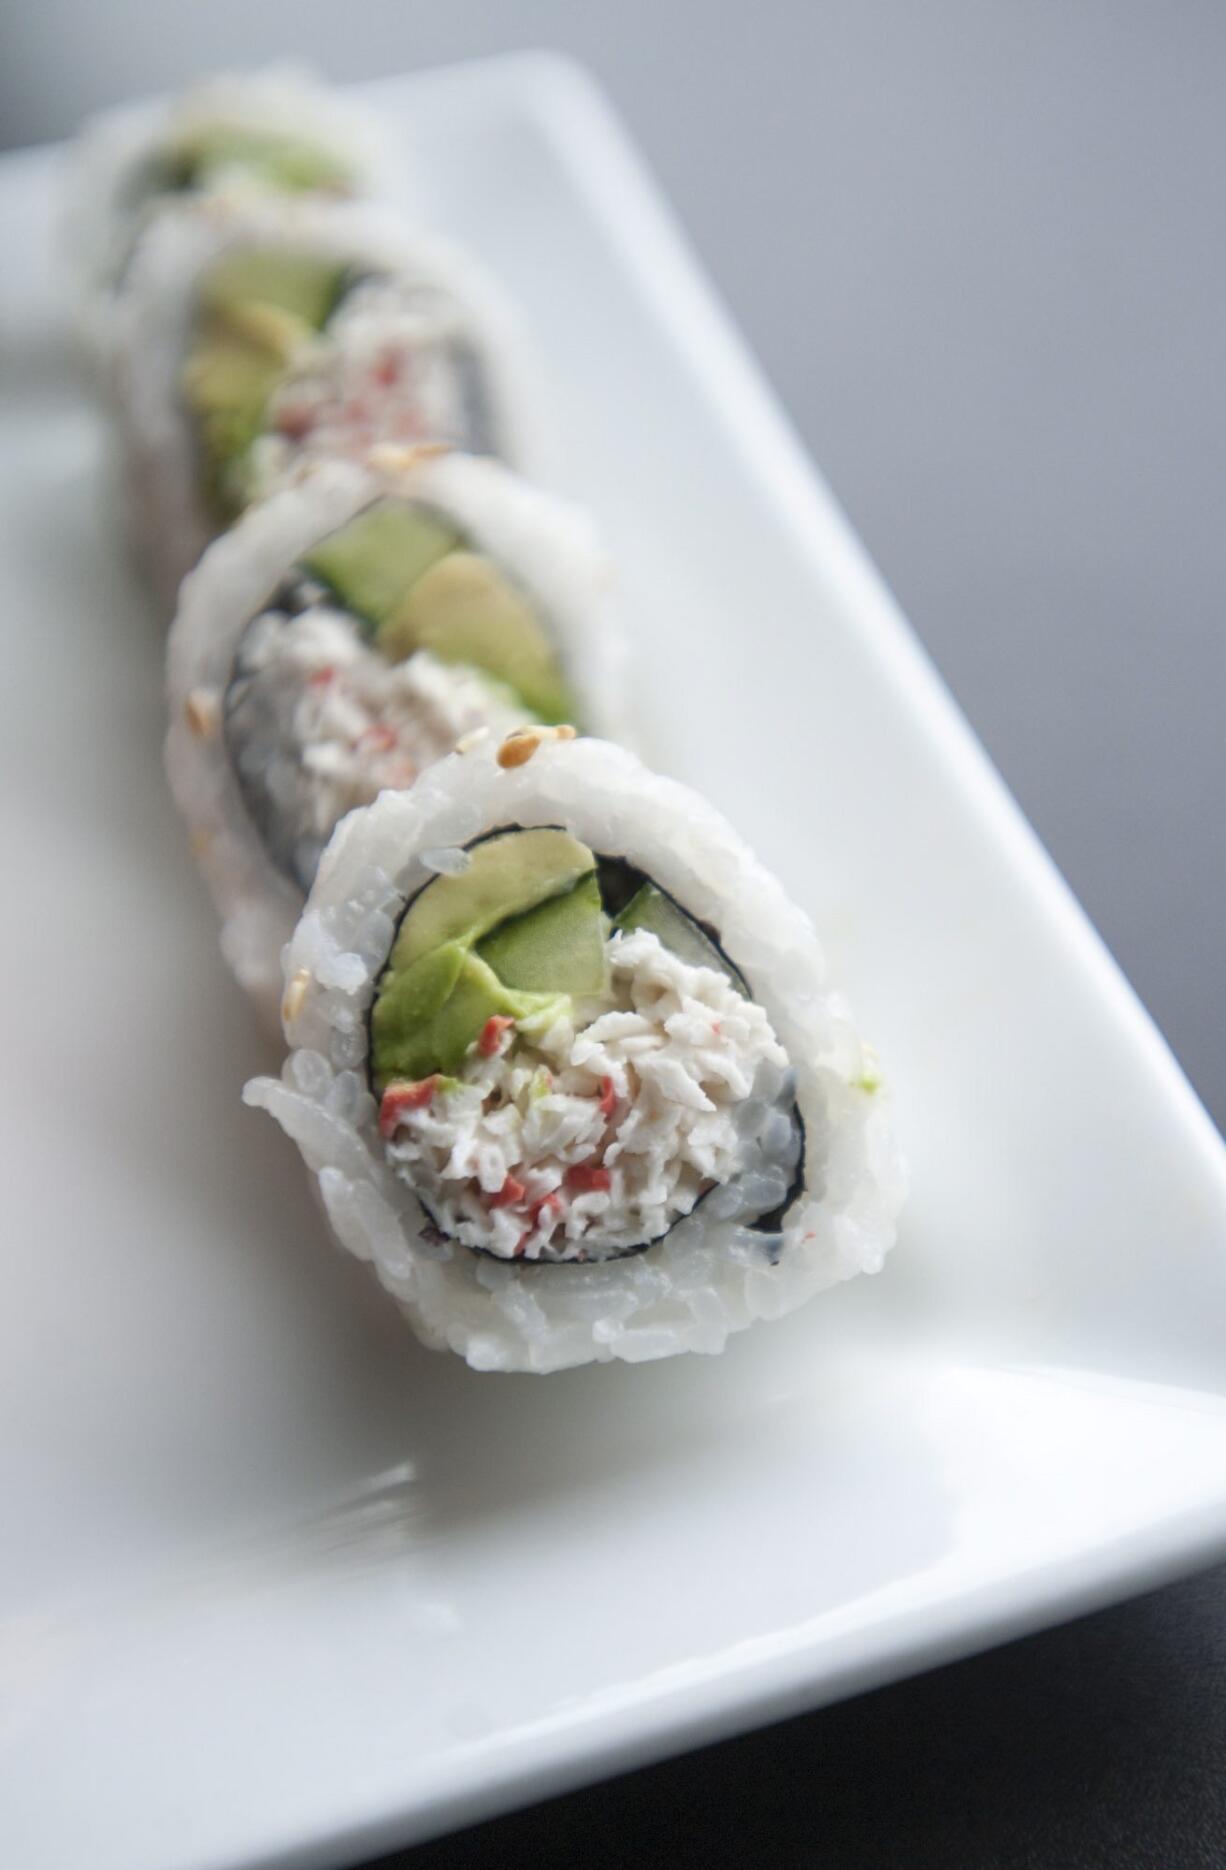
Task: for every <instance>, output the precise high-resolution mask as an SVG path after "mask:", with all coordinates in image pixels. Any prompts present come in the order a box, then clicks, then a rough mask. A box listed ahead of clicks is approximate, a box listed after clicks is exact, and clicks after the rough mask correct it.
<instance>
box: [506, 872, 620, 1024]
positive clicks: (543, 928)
mask: <svg viewBox="0 0 1226 1870" xmlns="http://www.w3.org/2000/svg"><path fill="white" fill-rule="evenodd" d="M477 954H478V955H479V956H480V957H481V959H482V960H483V961H484V962H486V963H487V965H488V966H489V967H491V968H492V969H493V970H494V973H495V974H496V975H497V976H498V978H499V980H501V981H502V982H503V983H504V985H506V986H508V987H515V988H521V989H527V990H528V991H530V992H534V993H548V992H553V993H567V994H571V995H573V996H574V997H575V998H576V999H584V998H587V997H589V996H591V995H594V994H599V993H602V992H603V991H604V988H605V986H606V983H607V976H608V970H607V968H606V965H605V918H604V911H603V909H602V907H601V902H600V883H599V879H598V878H597V875H596V872H595V871H594V870H593V871H589V873H588V875H587V876H585V877H583V878H582V879H581V881H580V882H578V883H576V884H575V886H574V888H573V889H569V890H567V891H566V892H565V894H563V895H561V896H553V897H551V898H550V899H549V901H548V902H544V903H541V904H539V905H538V907H537V908H535V909H528V910H526V911H524V913H523V914H521V915H517V916H511V917H509V918H508V919H507V920H506V921H505V922H500V923H499V924H498V926H497V928H495V929H494V930H492V932H491V933H490V934H489V935H487V936H486V937H485V939H484V941H482V942H481V943H480V944H479V945H478V947H477Z"/></svg>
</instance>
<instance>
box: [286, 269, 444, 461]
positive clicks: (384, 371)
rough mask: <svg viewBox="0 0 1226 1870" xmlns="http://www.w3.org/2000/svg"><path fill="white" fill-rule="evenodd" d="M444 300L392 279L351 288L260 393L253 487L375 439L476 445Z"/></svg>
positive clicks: (356, 456)
mask: <svg viewBox="0 0 1226 1870" xmlns="http://www.w3.org/2000/svg"><path fill="white" fill-rule="evenodd" d="M466 351H467V344H466V341H465V338H464V335H463V333H462V331H461V330H460V328H459V325H458V322H457V319H456V316H455V311H454V308H453V306H452V305H451V302H450V301H449V300H448V299H447V297H446V296H445V295H444V294H442V293H440V292H438V291H436V290H433V289H432V288H428V287H422V286H413V285H408V284H406V283H405V282H404V281H401V280H390V279H384V280H369V281H367V282H366V283H364V284H363V285H359V286H355V287H354V289H353V290H352V291H351V292H350V293H349V294H348V295H347V296H346V298H345V300H344V302H343V303H342V305H341V307H340V309H339V310H338V311H337V312H336V314H335V315H334V317H333V318H332V319H331V320H330V322H329V324H328V327H327V331H326V332H325V333H324V335H323V336H322V337H321V338H319V339H318V340H317V341H315V342H313V343H311V344H308V345H306V346H304V347H303V349H302V351H301V352H300V354H299V356H298V357H297V358H296V359H295V362H294V364H293V367H292V368H291V369H290V370H289V371H288V373H287V374H286V376H285V378H284V379H283V380H282V382H281V383H280V384H279V385H278V386H277V388H276V390H275V391H274V392H273V395H272V396H271V397H270V399H269V402H268V407H267V410H266V413H265V433H264V434H263V435H262V436H261V438H260V440H259V441H258V442H257V443H256V444H255V449H254V452H253V456H252V466H253V470H254V478H255V480H256V482H257V484H260V485H267V484H269V483H270V482H272V481H275V480H277V479H279V478H280V477H281V476H282V475H284V474H285V473H286V471H287V470H288V469H289V468H290V467H291V466H296V465H297V464H298V463H300V462H307V461H312V460H317V459H319V460H328V459H330V460H335V459H336V458H338V457H343V458H345V459H349V460H355V461H361V460H365V458H366V457H367V455H368V454H369V453H370V450H371V448H372V447H375V446H378V445H380V444H383V443H393V444H395V445H399V446H409V445H412V444H414V443H417V442H424V441H437V440H442V441H449V442H452V443H456V444H461V445H463V444H468V445H469V446H476V445H477V444H478V442H479V441H480V440H481V438H480V437H479V436H477V435H475V434H474V433H473V432H472V415H471V412H470V409H469V407H468V393H467V386H466V381H465V371H464V368H463V360H464V357H465V354H466Z"/></svg>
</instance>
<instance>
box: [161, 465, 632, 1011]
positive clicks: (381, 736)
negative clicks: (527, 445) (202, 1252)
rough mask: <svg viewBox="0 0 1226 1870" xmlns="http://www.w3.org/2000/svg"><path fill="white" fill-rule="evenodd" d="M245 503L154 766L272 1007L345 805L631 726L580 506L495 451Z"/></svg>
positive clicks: (203, 581) (188, 595) (176, 679)
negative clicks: (547, 729)
mask: <svg viewBox="0 0 1226 1870" xmlns="http://www.w3.org/2000/svg"><path fill="white" fill-rule="evenodd" d="M376 459H377V461H378V462H379V463H380V465H378V466H372V465H367V466H361V467H360V466H358V465H356V464H354V463H351V462H342V461H332V462H324V463H319V464H317V465H315V466H312V467H309V468H307V469H304V470H303V472H302V473H301V475H300V477H299V479H298V481H297V482H296V484H294V485H292V486H287V487H284V488H282V489H281V490H280V491H279V492H277V493H276V494H274V495H272V496H271V497H270V498H269V499H268V500H266V501H264V502H262V503H260V504H259V505H258V506H256V507H253V508H252V509H251V510H250V511H249V512H248V513H247V514H246V515H245V516H244V517H243V519H242V520H241V521H240V522H239V523H238V525H237V526H235V527H234V529H233V530H232V531H231V532H229V533H227V534H226V535H225V536H224V537H223V538H221V539H219V540H218V541H217V542H216V544H215V545H213V546H212V547H210V549H209V551H208V552H207V553H206V554H205V556H204V558H203V560H202V561H201V563H200V565H199V566H198V567H197V569H196V570H195V571H194V572H193V573H192V574H191V576H190V577H189V578H188V579H187V580H186V581H185V582H184V585H183V591H182V596H181V601H180V605H179V611H178V614H177V616H176V618H175V622H174V625H173V627H172V630H171V633H170V642H169V650H168V690H169V706H170V726H169V731H168V736H167V743H166V758H167V769H168V772H169V775H170V781H171V785H172V787H173V790H174V793H175V797H176V799H177V800H178V803H179V806H180V808H181V810H182V812H183V815H184V817H185V819H186V820H187V823H188V826H189V829H190V833H191V840H192V845H193V849H194V850H195V851H196V852H197V854H198V856H199V859H200V862H201V866H202V868H203V870H204V872H205V875H206V877H207V879H208V881H209V883H210V885H211V887H212V889H213V892H214V895H215V897H216V899H217V904H218V908H219V910H220V912H221V915H222V919H223V924H224V928H223V936H222V945H223V948H224V950H225V953H226V955H227V957H228V959H229V960H230V963H231V965H232V966H233V968H234V970H235V972H236V974H237V975H238V977H239V979H240V981H241V982H242V983H243V984H244V986H246V987H247V988H248V989H249V990H250V992H251V993H252V994H253V995H254V996H255V998H256V999H257V1000H258V1001H260V1002H261V1003H262V1004H263V1005H265V1006H266V1007H268V1008H269V1009H270V1013H271V1017H272V1018H273V1019H274V1020H275V1017H276V1008H277V1005H278V1003H279V999H280V986H281V972H280V955H281V949H282V947H283V945H284V943H285V942H286V941H287V940H288V939H289V936H290V935H291V933H292V932H293V928H294V925H295V923H296V922H297V920H298V917H299V915H300V914H301V912H302V906H303V902H304V899H305V897H306V894H307V891H308V890H309V889H310V887H311V884H312V882H313V880H314V876H315V871H316V869H317V867H318V864H319V858H320V853H321V852H322V850H323V847H324V845H325V844H326V843H327V841H328V838H329V837H330V835H331V833H332V830H333V828H334V826H335V824H336V822H337V820H338V819H339V818H341V817H342V816H343V815H344V813H345V812H347V811H349V810H350V809H352V808H353V807H354V806H357V805H362V804H365V803H367V802H368V801H369V800H370V799H373V798H374V797H375V795H376V794H377V793H378V792H379V791H381V790H382V789H383V788H385V787H389V786H406V785H410V784H412V783H413V781H414V780H415V779H416V778H417V776H418V774H419V773H420V772H421V771H422V769H423V768H424V767H426V766H428V765H430V763H431V762H432V761H434V760H437V759H439V758H440V757H441V756H442V755H443V754H446V753H449V752H450V751H451V749H452V747H453V746H454V745H455V744H456V742H457V741H458V740H460V739H462V738H463V737H464V736H466V735H469V734H472V733H474V732H477V731H480V730H482V729H486V730H488V731H490V732H491V733H493V734H495V735H499V736H500V735H501V734H503V733H504V732H505V731H507V730H508V729H510V728H513V727H515V726H520V725H529V724H532V723H536V722H558V721H578V722H580V723H581V724H583V725H585V726H592V727H600V728H603V729H604V730H605V731H614V732H619V731H621V728H622V725H623V723H622V719H621V713H620V687H621V679H622V666H621V649H620V643H619V639H618V637H617V635H616V633H615V630H614V627H613V624H612V620H611V617H610V614H609V600H610V591H609V575H608V569H607V565H606V561H605V559H604V556H603V554H602V552H601V551H600V549H599V546H598V545H597V543H596V540H595V536H594V534H593V532H592V529H591V527H590V524H589V522H588V521H587V519H586V517H585V516H584V515H582V514H580V513H579V512H578V511H577V510H576V509H574V508H571V507H569V506H567V505H564V504H563V503H561V502H559V501H556V500H554V499H552V498H550V497H548V496H547V495H545V494H542V493H540V492H538V491H536V490H534V489H531V488H529V487H527V486H526V485H525V484H524V483H522V482H520V481H519V480H517V479H516V477H515V476H514V475H513V474H511V473H510V471H509V470H508V469H506V468H503V467H501V466H500V465H499V464H498V463H496V462H493V461H486V460H476V459H473V458H472V457H468V456H462V455H458V454H449V453H447V452H446V451H441V450H437V449H423V450H418V451H416V452H406V451H404V450H396V449H384V450H383V451H382V452H381V453H378V454H377V456H376Z"/></svg>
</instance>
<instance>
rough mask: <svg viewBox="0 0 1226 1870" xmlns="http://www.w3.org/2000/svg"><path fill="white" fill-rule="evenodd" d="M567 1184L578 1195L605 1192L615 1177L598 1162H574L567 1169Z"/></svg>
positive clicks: (610, 1186)
mask: <svg viewBox="0 0 1226 1870" xmlns="http://www.w3.org/2000/svg"><path fill="white" fill-rule="evenodd" d="M566 1186H567V1187H568V1188H569V1189H570V1190H571V1191H572V1192H573V1193H574V1194H577V1195H586V1194H602V1195H603V1194H604V1193H605V1192H606V1190H608V1189H610V1188H612V1186H613V1177H612V1176H611V1175H610V1174H609V1171H608V1170H607V1169H602V1168H601V1166H600V1164H599V1163H598V1162H573V1163H572V1164H571V1166H570V1168H569V1169H568V1170H567V1171H566Z"/></svg>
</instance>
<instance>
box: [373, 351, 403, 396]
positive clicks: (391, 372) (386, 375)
mask: <svg viewBox="0 0 1226 1870" xmlns="http://www.w3.org/2000/svg"><path fill="white" fill-rule="evenodd" d="M399 375H400V359H399V358H398V357H397V355H396V353H395V351H384V353H383V355H382V357H380V359H379V361H378V363H377V364H376V365H375V370H374V377H375V382H376V383H381V384H382V385H383V387H384V388H385V389H390V388H391V386H392V384H393V383H395V382H396V380H397V378H398V377H399Z"/></svg>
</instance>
